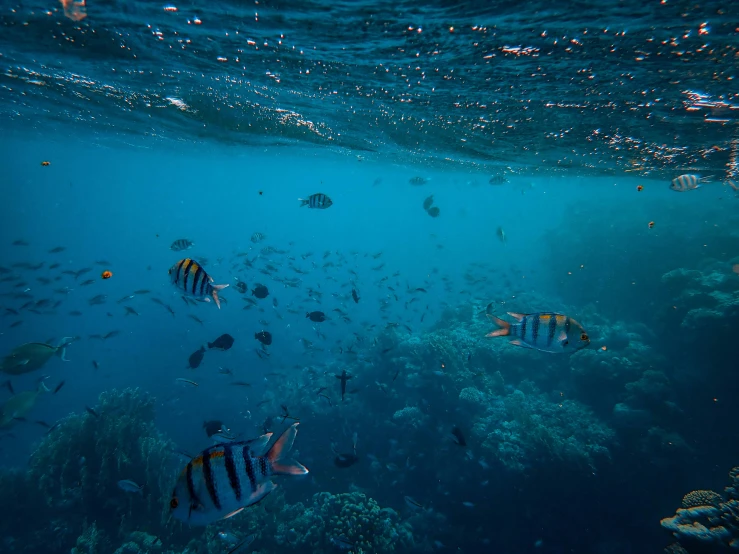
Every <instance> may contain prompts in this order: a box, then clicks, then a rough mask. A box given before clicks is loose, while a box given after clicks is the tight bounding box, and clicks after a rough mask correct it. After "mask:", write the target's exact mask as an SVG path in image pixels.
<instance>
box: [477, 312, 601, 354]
mask: <svg viewBox="0 0 739 554" xmlns="http://www.w3.org/2000/svg"><path fill="white" fill-rule="evenodd" d="M508 315H509V316H511V317H513V318H515V319H516V320H517V321H518V323H514V324H513V325H512V324H510V323H508V322H507V321H503V320H502V319H500V318H497V317H495V316H494V315H492V314H487V316H488V318H489V319H490V320H491V321H492V322H493V323H495V324H496V325H497V326H498V327H500V329H497V330H495V331H493V332H492V333H489V334H487V335H485V336H486V337H507V336H511V337H515V338H514V339H513V340H512V341H511V344H513V345H515V346H523V347H525V348H534V349H535V350H540V351H542V352H551V353H553V354H559V353H564V352H570V353H571V352H575V351H577V350H580V349H581V348H585V347H586V346H588V345H589V344H590V337H589V336H588V334H587V332H585V329H583V327H582V325H580V324H579V323H578V322H577V321H575V320H574V319H572V318H571V317H568V316H566V315H562V314H555V313H552V312H546V313H536V314H517V313H515V312H508Z"/></svg>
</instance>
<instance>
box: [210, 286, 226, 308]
mask: <svg viewBox="0 0 739 554" xmlns="http://www.w3.org/2000/svg"><path fill="white" fill-rule="evenodd" d="M226 287H228V285H213V292H212V293H211V294H212V296H213V301H214V302H215V303H216V306H218V309H219V310H220V309H221V300H220V299H219V298H218V291H219V290H223V289H225V288H226Z"/></svg>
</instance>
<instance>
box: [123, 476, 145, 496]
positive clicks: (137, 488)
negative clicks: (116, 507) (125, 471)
mask: <svg viewBox="0 0 739 554" xmlns="http://www.w3.org/2000/svg"><path fill="white" fill-rule="evenodd" d="M118 488H119V489H121V490H122V491H126V492H134V493H142V492H143V490H144V485H139V484H137V483H135V482H134V481H131V480H130V479H121V480H120V481H118Z"/></svg>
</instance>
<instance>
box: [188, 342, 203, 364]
mask: <svg viewBox="0 0 739 554" xmlns="http://www.w3.org/2000/svg"><path fill="white" fill-rule="evenodd" d="M203 356H205V347H204V346H201V347H200V350H196V351H195V352H193V353H192V354H190V358H188V360H187V362H188V363H189V364H190V369H195V368H197V367H198V366H199V365H200V364H201V363H202V361H203Z"/></svg>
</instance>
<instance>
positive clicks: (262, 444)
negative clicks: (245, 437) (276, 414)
mask: <svg viewBox="0 0 739 554" xmlns="http://www.w3.org/2000/svg"><path fill="white" fill-rule="evenodd" d="M271 438H272V433H267V434H265V435H262V436H261V437H257V438H256V439H251V440H249V441H246V443H247V444H248V445H249V450H250V451H251V453H252V454H253V455H254V456H264V453H265V452H266V451H267V445H268V444H269V441H270V439H271Z"/></svg>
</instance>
